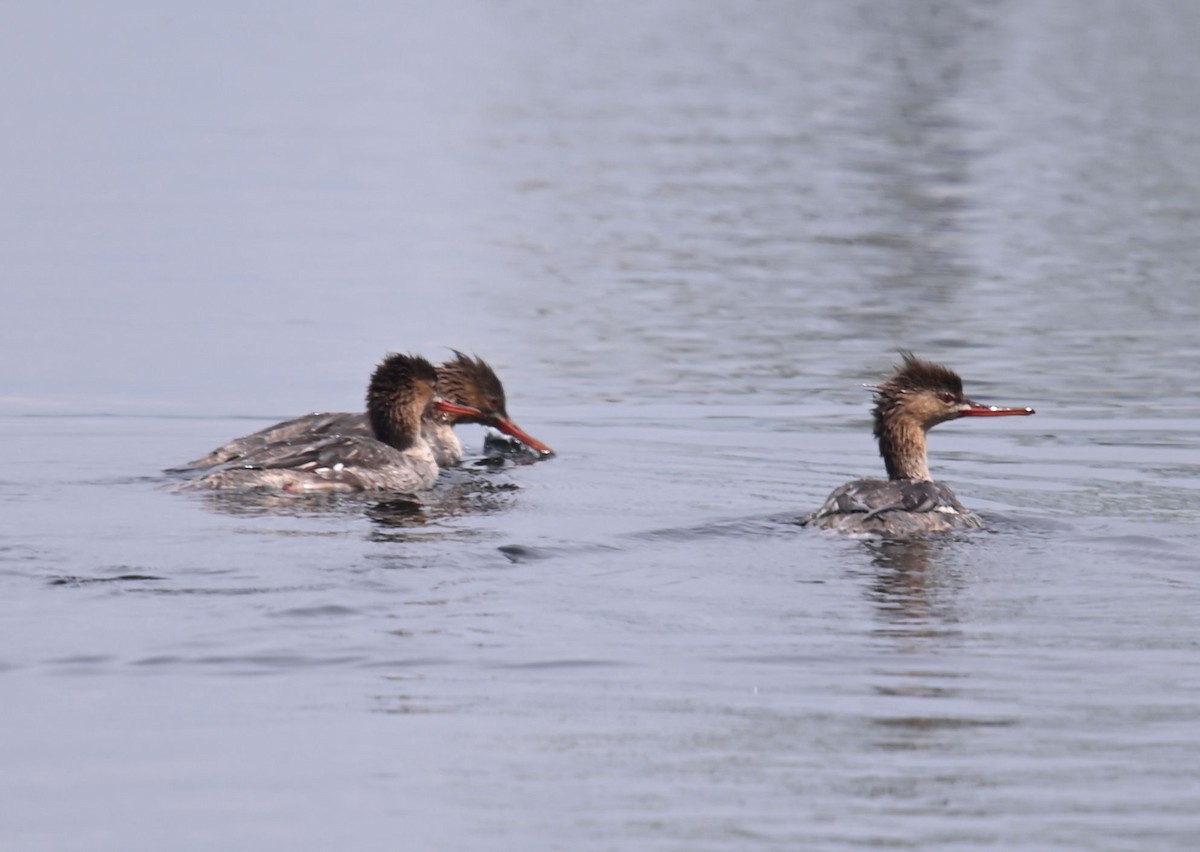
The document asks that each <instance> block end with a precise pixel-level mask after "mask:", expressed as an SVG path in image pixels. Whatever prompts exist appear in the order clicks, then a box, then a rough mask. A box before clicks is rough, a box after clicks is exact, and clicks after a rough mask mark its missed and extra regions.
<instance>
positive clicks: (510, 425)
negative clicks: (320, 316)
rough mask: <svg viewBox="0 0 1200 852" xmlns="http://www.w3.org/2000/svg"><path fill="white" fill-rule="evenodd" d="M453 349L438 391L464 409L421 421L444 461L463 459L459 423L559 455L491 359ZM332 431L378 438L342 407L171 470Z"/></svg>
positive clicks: (363, 417) (363, 419) (361, 417)
mask: <svg viewBox="0 0 1200 852" xmlns="http://www.w3.org/2000/svg"><path fill="white" fill-rule="evenodd" d="M452 351H453V352H454V354H455V356H456V357H455V358H454V360H452V361H447V362H445V363H444V364H442V365H441V366H440V367H438V368H437V375H438V391H439V393H440V394H441V396H442V398H443V399H445V400H446V401H448V402H452V403H455V404H456V405H458V406H459V408H457V409H456V410H455V411H453V412H451V411H448V410H446V409H444V408H434V409H430V410H429V411H428V412H427V413H426V415H425V417H424V418H423V419H422V421H421V432H422V434H423V435H424V437H425V440H426V441H427V442H428V443H429V445H430V446H431V447H432V449H433V454H434V458H435V459H436V460H437V463H438V465H439V466H440V467H451V466H452V465H456V464H458V463H459V462H461V461H462V459H463V449H462V443H460V442H459V440H458V436H457V435H455V434H454V426H455V425H456V424H458V423H480V424H482V425H485V426H492V427H494V428H496V429H499V430H500V431H501V432H503V433H504V434H506V435H510V436H511V437H513V438H516V439H517V440H518V441H520V442H521V443H522V444H524V445H525V446H527V447H529V448H530V449H532V450H534V451H535V452H536V453H538V454H539V455H540V456H542V457H549V456H552V455H554V450H552V449H550V448H549V447H548V446H546V445H545V444H543V443H542V442H541V441H539V440H537V439H536V438H534V437H532V436H531V435H529V434H528V433H527V432H525V431H524V430H523V429H521V428H520V427H519V426H517V424H516V423H514V422H513V421H512V419H511V418H510V417H509V416H508V411H507V410H506V408H505V398H504V385H503V384H501V382H500V377H499V376H497V375H496V373H495V371H494V370H493V369H492V368H491V367H490V366H488V364H487V362H485V361H484V360H483V359H482V358H478V357H475V358H472V357H470V356H467V355H464V354H463V353H461V352H459V351H458V350H457V349H455V350H452ZM332 435H342V436H345V437H363V438H374V437H375V436H376V433H375V431H374V429H373V428H372V427H371V418H370V416H369V415H368V414H363V413H352V412H338V411H334V412H318V413H315V414H305V415H303V416H301V417H295V418H292V419H291V420H285V421H283V422H282V423H276V424H275V425H274V426H268V427H267V428H265V429H262V430H260V431H258V432H255V433H253V434H251V435H246V436H244V437H241V438H236V439H234V440H232V441H230V442H229V443H227V444H224V445H222V446H220V447H217V448H216V449H215V450H213V451H212V452H211V453H209V454H208V455H205V456H201V457H200V458H198V459H193V460H192V461H190V462H187V463H186V464H183V465H180V466H179V467H175V468H171V469H170V470H169V472H170V473H184V472H188V471H196V470H208V469H209V468H213V467H217V466H219V465H227V464H230V463H232V462H236V461H240V460H242V459H244V458H246V457H247V456H252V455H253V454H254V453H256V452H259V451H261V450H262V448H263V447H266V446H269V445H273V444H282V443H291V444H301V443H306V442H312V441H316V440H318V439H319V438H323V437H327V436H332Z"/></svg>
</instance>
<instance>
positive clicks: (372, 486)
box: [185, 435, 438, 493]
mask: <svg viewBox="0 0 1200 852" xmlns="http://www.w3.org/2000/svg"><path fill="white" fill-rule="evenodd" d="M437 475H438V469H437V465H436V464H434V462H433V458H432V455H430V454H426V455H424V456H422V455H414V454H410V453H404V452H401V451H400V450H397V449H395V448H394V447H390V446H388V445H387V444H384V443H383V442H381V441H377V440H375V439H374V438H363V437H360V436H355V435H332V436H330V437H327V438H318V439H317V440H315V441H310V442H308V443H305V444H290V443H287V442H279V443H275V444H268V445H266V446H263V447H260V448H259V449H258V450H256V451H255V452H253V453H250V454H247V455H245V456H242V457H241V458H239V459H237V460H236V461H234V462H230V463H227V464H225V465H224V466H222V467H219V468H217V469H215V470H212V471H210V472H208V473H206V474H204V475H203V476H201V477H199V478H197V479H194V480H191V481H190V482H188V483H186V484H185V487H186V488H189V489H193V488H196V489H251V488H255V489H272V490H280V491H295V492H314V491H397V492H406V493H407V492H414V491H421V490H423V489H425V488H428V487H429V486H430V485H432V484H433V483H434V481H435V480H436V479H437Z"/></svg>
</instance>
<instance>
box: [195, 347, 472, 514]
mask: <svg viewBox="0 0 1200 852" xmlns="http://www.w3.org/2000/svg"><path fill="white" fill-rule="evenodd" d="M434 410H436V411H442V412H446V413H447V414H457V415H465V416H475V415H477V414H478V412H477V411H476V410H475V409H471V408H466V407H465V406H460V405H457V404H456V403H452V402H449V401H447V400H444V399H441V398H440V397H438V395H437V371H436V370H435V369H434V367H433V365H432V364H430V363H429V362H428V361H426V360H425V359H424V358H421V357H419V356H416V355H389V356H387V358H385V359H384V360H383V362H382V363H381V364H380V365H379V366H378V367H377V368H376V369H375V372H374V374H373V375H372V376H371V383H370V385H369V386H368V388H367V417H368V419H369V423H370V427H371V435H370V436H368V435H362V434H324V435H313V434H312V433H308V434H305V435H303V436H302V438H301V439H298V440H294V439H289V438H287V437H283V438H280V439H278V440H270V439H268V437H267V435H268V433H270V432H271V430H270V429H267V430H263V431H262V432H258V433H255V434H254V435H249V436H247V437H246V438H242V439H239V440H238V441H234V442H231V444H227V445H226V447H228V446H231V445H232V444H240V446H241V447H242V451H241V452H239V453H238V454H236V456H235V457H231V458H229V459H228V460H227V461H226V462H224V463H220V466H219V467H217V468H216V469H214V470H211V471H210V472H208V473H205V474H204V475H203V476H200V477H198V478H196V479H192V480H189V481H188V482H186V483H184V485H183V487H184V488H206V489H232V490H250V489H258V490H270V491H284V492H292V493H317V492H333V491H396V492H404V493H413V492H416V491H422V490H424V489H426V488H429V487H430V486H431V485H433V483H434V482H435V481H436V480H437V477H438V465H437V461H436V459H435V458H434V453H433V449H432V447H431V446H430V445H429V442H428V441H427V440H426V439H425V436H424V435H423V434H422V423H423V421H424V420H425V419H426V418H427V417H428V416H429V412H430V411H434ZM281 425H282V424H281ZM273 428H274V427H273ZM284 431H286V430H284ZM218 452H219V451H218ZM214 455H216V453H213V454H210V456H207V457H205V458H209V457H211V456H214ZM189 469H191V470H194V469H195V467H194V466H187V465H185V466H184V467H182V468H176V469H175V470H177V471H178V470H189Z"/></svg>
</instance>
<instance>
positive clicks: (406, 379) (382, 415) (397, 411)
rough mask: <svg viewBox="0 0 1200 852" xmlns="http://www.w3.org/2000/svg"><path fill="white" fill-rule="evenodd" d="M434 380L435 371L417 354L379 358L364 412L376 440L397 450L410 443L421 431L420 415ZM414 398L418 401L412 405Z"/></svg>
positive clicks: (431, 398) (426, 402)
mask: <svg viewBox="0 0 1200 852" xmlns="http://www.w3.org/2000/svg"><path fill="white" fill-rule="evenodd" d="M437 379H438V375H437V370H435V369H434V368H433V365H432V364H430V363H429V362H428V361H426V360H425V359H424V358H422V357H421V356H419V355H395V354H392V355H388V356H387V357H386V358H384V359H383V362H382V363H381V364H380V365H379V366H378V367H376V368H375V372H374V373H373V374H372V375H371V384H370V385H368V386H367V415H368V416H369V417H370V419H371V428H372V429H374V430H375V435H376V436H377V437H378V438H379V440H381V441H383V442H384V443H385V444H389V445H391V446H393V447H395V448H396V449H398V450H405V449H408V448H409V447H410V446H412V444H413V442H414V441H415V440H416V436H417V435H418V434H419V433H420V431H421V416H422V414H423V412H424V411H425V410H426V409H427V408H428V407H429V403H431V402H433V398H434V395H435V391H436V388H437ZM414 399H418V400H420V401H421V404H420V405H419V406H416V407H415V408H414V407H413V406H412V402H413V400H414Z"/></svg>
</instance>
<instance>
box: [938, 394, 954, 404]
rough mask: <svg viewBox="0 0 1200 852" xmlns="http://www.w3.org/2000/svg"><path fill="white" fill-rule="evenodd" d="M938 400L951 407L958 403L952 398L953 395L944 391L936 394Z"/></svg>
mask: <svg viewBox="0 0 1200 852" xmlns="http://www.w3.org/2000/svg"><path fill="white" fill-rule="evenodd" d="M938 399H940V400H941V401H942V402H944V403H946V405H953V404H954V403H956V402H958V399H957V398H956V397H955V396H954V394H952V393H949V392H945V391H943V392H942V393H939V394H938Z"/></svg>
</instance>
